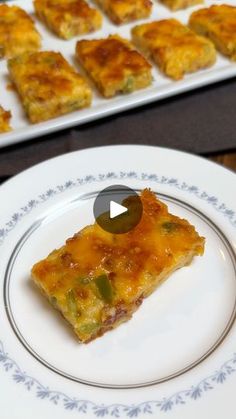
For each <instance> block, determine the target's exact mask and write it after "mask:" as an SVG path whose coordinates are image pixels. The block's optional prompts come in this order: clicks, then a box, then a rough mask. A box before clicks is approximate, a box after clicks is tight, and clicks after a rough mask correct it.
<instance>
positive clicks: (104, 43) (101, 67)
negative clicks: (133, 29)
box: [76, 35, 152, 97]
mask: <svg viewBox="0 0 236 419" xmlns="http://www.w3.org/2000/svg"><path fill="white" fill-rule="evenodd" d="M76 55H77V58H78V59H79V61H80V63H81V64H82V66H83V67H84V68H85V70H86V71H87V73H88V74H89V76H90V77H91V78H92V79H93V81H94V82H95V84H96V86H97V88H98V89H99V90H100V92H101V93H102V94H103V96H105V97H112V96H114V95H116V94H117V93H119V92H122V93H130V92H133V91H134V90H137V89H142V88H144V87H147V86H148V85H150V84H151V81H152V75H151V65H150V64H149V63H148V62H147V60H146V59H145V58H144V57H143V56H142V55H141V54H139V52H137V51H136V50H135V49H134V47H133V46H132V45H131V44H130V43H129V42H128V41H127V40H126V39H123V38H121V37H120V36H118V35H112V36H109V37H108V38H106V39H98V40H89V41H88V40H82V41H78V42H77V45H76Z"/></svg>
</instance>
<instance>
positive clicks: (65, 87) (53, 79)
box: [8, 51, 92, 123]
mask: <svg viewBox="0 0 236 419" xmlns="http://www.w3.org/2000/svg"><path fill="white" fill-rule="evenodd" d="M8 69H9V72H10V77H11V80H12V81H13V84H14V85H15V87H16V89H17V91H18V93H19V95H20V98H21V100H22V103H23V106H24V108H25V111H26V113H27V115H28V117H29V118H30V121H31V122H33V123H35V122H40V121H44V120H47V119H50V118H54V117H56V116H59V115H63V114H65V113H68V112H72V111H75V110H78V109H80V108H83V107H85V106H89V105H90V103H91V98H92V94H91V90H90V88H89V86H88V85H87V83H86V82H85V80H84V79H83V78H82V76H80V75H79V74H78V73H77V72H76V71H75V70H74V69H73V67H72V66H71V65H70V64H69V63H68V62H67V61H66V60H65V58H64V57H63V56H62V55H61V54H60V53H56V52H51V51H43V52H36V53H31V54H28V53H26V54H23V55H21V56H19V57H16V58H13V59H11V60H9V62H8Z"/></svg>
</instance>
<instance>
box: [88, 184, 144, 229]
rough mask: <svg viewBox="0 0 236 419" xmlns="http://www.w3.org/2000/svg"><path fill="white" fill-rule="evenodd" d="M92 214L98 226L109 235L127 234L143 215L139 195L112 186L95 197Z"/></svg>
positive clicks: (126, 188) (129, 189) (124, 188)
mask: <svg viewBox="0 0 236 419" xmlns="http://www.w3.org/2000/svg"><path fill="white" fill-rule="evenodd" d="M93 213H94V217H95V219H96V222H97V223H98V224H99V226H100V227H101V228H102V229H103V230H105V231H108V232H109V233H113V234H124V233H128V232H129V231H130V230H132V229H133V228H134V227H136V225H137V224H138V223H139V221H140V220H141V217H142V213H143V206H142V201H141V199H140V197H139V195H138V194H137V193H136V192H135V191H134V190H133V189H131V188H128V187H127V186H124V185H112V186H109V187H108V188H105V189H103V190H102V191H101V192H99V194H98V195H97V197H96V199H95V202H94V206H93Z"/></svg>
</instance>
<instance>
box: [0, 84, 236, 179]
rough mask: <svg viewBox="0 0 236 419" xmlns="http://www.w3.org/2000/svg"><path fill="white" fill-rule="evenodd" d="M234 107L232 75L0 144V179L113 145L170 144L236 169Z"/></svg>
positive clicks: (235, 93) (235, 96)
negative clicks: (54, 159) (95, 118)
mask: <svg viewBox="0 0 236 419" xmlns="http://www.w3.org/2000/svg"><path fill="white" fill-rule="evenodd" d="M235 105H236V78H232V79H230V80H226V81H222V82H220V83H216V84H214V85H210V86H205V87H202V88H200V89H197V90H194V91H190V92H186V93H184V94H181V95H179V96H175V97H171V98H168V99H165V100H162V101H160V102H156V103H152V104H149V105H145V106H142V107H139V108H137V109H132V110H129V111H126V112H123V113H121V114H117V115H113V116H110V117H106V118H104V119H102V120H99V121H94V122H90V123H87V124H85V125H83V126H77V127H73V128H71V129H67V130H63V131H60V132H57V133H53V134H50V135H47V136H45V137H40V136H39V137H38V138H36V139H33V140H30V141H26V142H22V143H20V144H14V145H12V146H8V147H4V148H1V149H0V182H3V181H4V180H6V179H9V178H10V177H11V176H14V175H16V174H18V173H20V172H21V171H22V170H25V169H27V168H29V167H31V166H33V165H35V164H37V163H40V162H42V161H45V160H47V159H50V158H52V157H56V156H59V155H62V154H64V153H68V152H70V151H75V150H81V149H84V148H88V147H95V146H103V145H114V144H122V145H124V144H144V145H154V146H161V147H169V148H174V149H177V150H182V151H187V152H190V153H194V154H197V155H201V156H203V157H206V158H209V159H211V160H213V161H215V162H217V163H220V164H222V165H223V166H225V167H227V168H229V169H232V170H234V171H236V118H235V109H236V106H235ZM35 129H37V126H35ZM0 140H1V138H0Z"/></svg>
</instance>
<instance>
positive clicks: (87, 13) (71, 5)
mask: <svg viewBox="0 0 236 419" xmlns="http://www.w3.org/2000/svg"><path fill="white" fill-rule="evenodd" d="M34 7H35V11H36V14H37V16H38V17H39V18H40V19H41V20H42V21H43V22H45V23H46V25H47V26H48V27H49V28H50V29H51V30H52V31H53V32H55V33H56V34H57V35H58V36H59V37H60V38H63V39H71V38H73V37H74V36H77V35H81V34H86V33H89V32H93V31H96V30H97V29H100V28H101V26H102V15H101V14H100V13H99V11H98V10H96V9H94V8H92V7H90V6H89V5H88V4H87V3H86V1H84V0H34Z"/></svg>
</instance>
